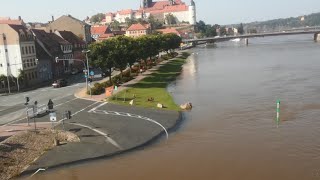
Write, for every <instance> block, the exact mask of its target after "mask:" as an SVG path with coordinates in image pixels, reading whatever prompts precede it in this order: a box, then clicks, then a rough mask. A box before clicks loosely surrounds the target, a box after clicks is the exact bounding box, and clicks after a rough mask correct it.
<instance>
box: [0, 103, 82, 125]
mask: <svg viewBox="0 0 320 180" xmlns="http://www.w3.org/2000/svg"><path fill="white" fill-rule="evenodd" d="M76 99H78V98H75V99H72V100H69V101H66V102H64V103H61V104H58V105H56V106H54V107H58V106H61V105H63V104H66V103H69V102H71V101H74V100H76ZM25 119H27V118H26V117H24V118H21V119H18V120H14V121H11V122H8V123H7V124H4V125H1V127H5V126H8V125H11V124H13V123H16V122H19V121H23V120H25Z"/></svg>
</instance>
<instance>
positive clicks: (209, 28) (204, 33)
mask: <svg viewBox="0 0 320 180" xmlns="http://www.w3.org/2000/svg"><path fill="white" fill-rule="evenodd" d="M236 28H237V29H238V33H239V34H244V27H243V24H242V23H241V24H239V25H238V26H237V27H236ZM196 32H198V33H199V37H214V36H217V35H220V36H224V35H234V34H233V33H230V32H228V31H227V28H226V26H220V25H219V24H215V25H211V24H206V23H205V22H204V21H199V22H197V25H196ZM217 32H219V34H218V33H217Z"/></svg>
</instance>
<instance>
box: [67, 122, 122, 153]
mask: <svg viewBox="0 0 320 180" xmlns="http://www.w3.org/2000/svg"><path fill="white" fill-rule="evenodd" d="M67 124H73V125H76V126H81V127H85V128H88V129H90V130H92V131H94V132H96V133H98V134H100V135H102V136H104V137H105V138H106V140H107V141H108V142H109V143H111V144H112V145H114V146H115V147H117V148H118V149H120V150H123V148H122V147H121V146H120V145H119V144H118V143H117V142H116V141H115V140H113V139H112V138H110V137H109V136H108V134H106V133H104V132H102V131H99V130H98V129H94V128H92V127H90V126H87V125H83V124H79V123H67Z"/></svg>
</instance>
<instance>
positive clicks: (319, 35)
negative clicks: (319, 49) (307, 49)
mask: <svg viewBox="0 0 320 180" xmlns="http://www.w3.org/2000/svg"><path fill="white" fill-rule="evenodd" d="M314 41H316V42H320V32H318V33H315V34H314Z"/></svg>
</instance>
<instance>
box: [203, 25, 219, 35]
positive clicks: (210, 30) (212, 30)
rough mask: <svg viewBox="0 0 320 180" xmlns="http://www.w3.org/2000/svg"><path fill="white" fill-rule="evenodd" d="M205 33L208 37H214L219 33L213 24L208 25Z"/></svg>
mask: <svg viewBox="0 0 320 180" xmlns="http://www.w3.org/2000/svg"><path fill="white" fill-rule="evenodd" d="M204 35H205V36H206V37H214V36H216V35H217V32H216V29H215V28H214V27H213V26H211V25H206V26H205V32H204Z"/></svg>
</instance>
